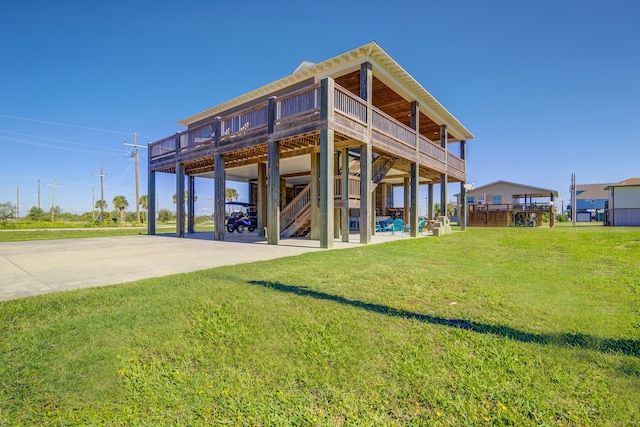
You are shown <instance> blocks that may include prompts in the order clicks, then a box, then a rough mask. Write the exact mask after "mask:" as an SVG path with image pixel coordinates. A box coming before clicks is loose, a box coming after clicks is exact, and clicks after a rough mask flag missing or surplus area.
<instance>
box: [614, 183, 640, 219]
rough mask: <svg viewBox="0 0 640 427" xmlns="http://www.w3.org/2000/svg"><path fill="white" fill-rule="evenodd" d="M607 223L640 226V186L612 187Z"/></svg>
mask: <svg viewBox="0 0 640 427" xmlns="http://www.w3.org/2000/svg"><path fill="white" fill-rule="evenodd" d="M607 223H608V225H614V226H633V227H637V226H640V186H625V187H612V188H611V189H610V190H609V209H608V211H607Z"/></svg>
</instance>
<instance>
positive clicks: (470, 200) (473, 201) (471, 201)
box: [467, 196, 476, 205]
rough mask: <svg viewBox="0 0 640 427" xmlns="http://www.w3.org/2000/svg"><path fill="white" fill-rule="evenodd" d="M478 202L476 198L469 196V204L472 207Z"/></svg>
mask: <svg viewBox="0 0 640 427" xmlns="http://www.w3.org/2000/svg"><path fill="white" fill-rule="evenodd" d="M475 202H476V196H467V204H468V205H472V204H474V203H475Z"/></svg>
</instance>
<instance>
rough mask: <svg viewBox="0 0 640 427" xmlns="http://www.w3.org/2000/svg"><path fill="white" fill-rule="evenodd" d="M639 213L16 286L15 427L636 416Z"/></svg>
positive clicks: (4, 403)
mask: <svg viewBox="0 0 640 427" xmlns="http://www.w3.org/2000/svg"><path fill="white" fill-rule="evenodd" d="M639 259H640V229H637V228H636V229H633V228H608V227H577V228H575V229H574V228H572V227H557V228H555V229H548V228H541V229H529V228H523V229H509V228H505V229H479V228H473V229H470V230H469V231H467V232H466V233H454V234H451V235H447V236H442V237H439V238H432V237H429V238H423V239H411V240H403V241H397V242H392V243H387V244H380V245H370V246H367V247H357V248H353V249H346V250H336V251H322V252H316V253H311V254H306V255H302V256H298V257H292V258H285V259H280V260H276V261H270V262H260V263H252V264H246V265H242V266H241V267H224V268H217V269H212V270H207V271H201V272H196V273H191V274H182V275H174V276H169V277H165V278H161V279H151V280H143V281H139V282H135V283H129V284H124V285H119V286H111V287H103V288H93V289H86V290H79V291H73V292H65V293H58V294H47V295H43V296H39V297H33V298H26V299H22V300H14V301H7V302H1V303H0V320H1V322H2V329H1V331H0V425H5V424H6V425H36V424H38V425H39V424H42V425H127V426H128V425H170V426H174V425H203V426H208V425H257V426H276V425H277V426H281V425H285V426H286V425H292V426H294V425H295V426H299V425H327V426H335V425H345V426H346V425H350V426H351V425H381V426H388V425H398V426H400V425H419V426H422V425H437V426H460V425H516V426H523V425H554V426H559V425H563V426H567V425H569V426H573V425H575V426H599V425H605V426H607V425H611V426H626V425H637V422H638V420H639V419H640V405H638V402H640V273H639V272H638V260H639Z"/></svg>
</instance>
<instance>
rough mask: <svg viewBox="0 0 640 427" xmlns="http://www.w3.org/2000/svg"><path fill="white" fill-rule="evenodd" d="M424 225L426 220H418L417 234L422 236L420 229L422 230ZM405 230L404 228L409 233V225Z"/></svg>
mask: <svg viewBox="0 0 640 427" xmlns="http://www.w3.org/2000/svg"><path fill="white" fill-rule="evenodd" d="M426 223H427V219H426V218H422V219H420V222H419V223H418V234H422V229H423V228H424V225H425V224H426ZM405 228H406V231H407V233H410V232H411V224H407V225H406V227H405Z"/></svg>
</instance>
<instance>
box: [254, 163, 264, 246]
mask: <svg viewBox="0 0 640 427" xmlns="http://www.w3.org/2000/svg"><path fill="white" fill-rule="evenodd" d="M256 214H257V216H258V218H257V227H258V230H257V231H258V236H260V237H264V228H265V227H266V225H265V224H266V218H267V164H266V163H258V206H257V212H256Z"/></svg>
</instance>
